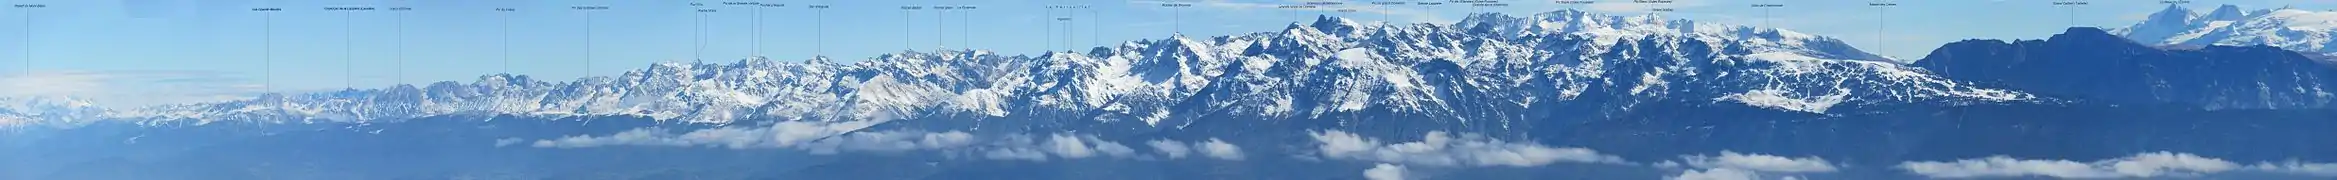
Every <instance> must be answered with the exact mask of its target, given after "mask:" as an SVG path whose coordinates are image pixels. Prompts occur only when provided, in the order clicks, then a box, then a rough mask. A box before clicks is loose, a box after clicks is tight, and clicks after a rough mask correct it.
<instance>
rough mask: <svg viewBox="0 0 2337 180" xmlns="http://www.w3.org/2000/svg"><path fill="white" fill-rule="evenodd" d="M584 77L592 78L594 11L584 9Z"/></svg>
mask: <svg viewBox="0 0 2337 180" xmlns="http://www.w3.org/2000/svg"><path fill="white" fill-rule="evenodd" d="M584 78H585V79H591V78H592V11H591V10H586V11H584Z"/></svg>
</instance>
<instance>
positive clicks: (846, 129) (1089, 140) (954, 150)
mask: <svg viewBox="0 0 2337 180" xmlns="http://www.w3.org/2000/svg"><path fill="white" fill-rule="evenodd" d="M864 127H868V125H867V124H865V123H856V122H838V123H822V122H781V123H777V124H774V125H772V126H770V127H765V128H741V127H721V128H710V129H700V130H695V131H690V132H687V133H681V134H673V133H671V132H670V131H668V130H666V129H662V128H640V129H633V130H626V131H623V132H618V133H616V134H610V135H606V136H568V137H562V138H557V139H548V140H536V141H534V142H533V143H532V144H530V145H531V146H534V147H539V148H591V147H603V146H674V147H724V148H732V149H797V150H803V151H807V152H810V153H812V154H837V153H846V152H875V153H898V152H908V151H935V152H939V153H942V154H945V155H949V157H973V158H987V159H997V160H1029V161H1046V160H1050V159H1058V158H1059V159H1080V158H1131V157H1137V156H1139V155H1140V154H1139V153H1138V152H1137V151H1136V149H1135V148H1131V147H1128V146H1127V145H1125V144H1121V143H1119V142H1112V141H1108V140H1104V139H1102V138H1098V137H1095V136H1094V135H1083V134H1063V133H1057V134H1049V135H1022V134H1009V135H999V136H991V137H983V136H977V135H974V134H972V133H966V132H961V131H948V132H930V133H929V132H921V131H871V132H850V131H853V130H855V129H859V128H864ZM504 141H511V142H504ZM518 141H519V140H518V139H505V140H498V143H517V142H518ZM1164 144H1165V145H1164ZM503 145H508V144H503ZM1151 145H1152V146H1153V148H1154V149H1156V150H1160V151H1161V152H1160V153H1164V154H1165V155H1166V156H1171V157H1172V158H1174V157H1183V156H1185V155H1187V154H1191V153H1195V152H1193V151H1200V152H1198V153H1201V155H1205V156H1209V157H1213V158H1218V159H1227V160H1241V159H1242V154H1241V150H1240V147H1237V146H1234V145H1233V144H1228V143H1225V142H1224V141H1222V140H1217V139H1211V140H1210V141H1208V142H1193V143H1190V144H1187V143H1184V142H1176V141H1169V140H1159V141H1154V142H1153V143H1152V144H1151ZM1190 148H1199V149H1197V150H1196V149H1190Z"/></svg>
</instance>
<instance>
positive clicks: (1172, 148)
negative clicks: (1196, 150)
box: [1145, 139, 1193, 159]
mask: <svg viewBox="0 0 2337 180" xmlns="http://www.w3.org/2000/svg"><path fill="white" fill-rule="evenodd" d="M1145 144H1148V145H1152V149H1153V150H1154V151H1159V152H1160V154H1161V155H1163V156H1167V157H1168V158H1169V159H1176V158H1185V154H1186V153H1192V151H1193V149H1192V148H1190V147H1186V146H1185V143H1184V142H1177V141H1171V140H1167V139H1162V140H1152V142H1148V143H1145Z"/></svg>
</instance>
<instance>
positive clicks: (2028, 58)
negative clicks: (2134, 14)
mask: <svg viewBox="0 0 2337 180" xmlns="http://www.w3.org/2000/svg"><path fill="white" fill-rule="evenodd" d="M1915 66H1921V67H1923V68H1925V69H1929V70H1932V71H1933V72H1935V73H1938V74H1940V75H1941V76H1945V77H1948V78H1952V79H1956V80H1964V81H1972V82H1981V83H1986V84H1989V85H1999V86H2002V87H2006V88H2011V89H2018V90H2020V91H2022V92H2028V93H2034V94H2038V95H2045V96H2053V97H2064V98H2072V99H2077V100H2088V101H2099V102H2103V103H2116V104H2127V105H2159V104H2173V105H2180V106H2193V107H2202V108H2207V109H2299V108H2328V107H2330V103H2331V101H2333V100H2337V94H2332V90H2337V68H2333V67H2332V66H2331V65H2330V64H2329V62H2327V61H2320V60H2315V59H2313V58H2308V57H2307V56H2306V55H2302V54H2299V53H2297V52H2292V51H2287V50H2281V49H2280V48H2276V47H2270V46H2205V47H2197V48H2185V49H2172V48H2167V49H2162V48H2157V47H2153V46H2151V45H2145V44H2138V43H2134V42H2132V41H2129V40H2126V39H2125V38H2120V37H2118V36H2114V35H2110V34H2108V33H2106V32H2103V31H2101V30H2099V29H2094V28H2071V29H2069V31H2068V32H2065V33H2062V34H2060V35H2054V36H2053V37H2052V38H2051V39H2045V40H2021V41H2013V42H2005V41H1998V40H1968V41H1962V42H1956V43H1951V44H1948V45H1946V46H1945V47H1941V48H1940V49H1939V50H1935V51H1932V53H1931V55H1930V56H1926V57H1925V58H1924V59H1923V60H1921V61H1917V62H1915Z"/></svg>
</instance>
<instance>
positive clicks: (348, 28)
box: [341, 11, 357, 89]
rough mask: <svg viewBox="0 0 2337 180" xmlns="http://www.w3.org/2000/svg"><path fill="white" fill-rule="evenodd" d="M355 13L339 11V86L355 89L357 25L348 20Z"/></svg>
mask: <svg viewBox="0 0 2337 180" xmlns="http://www.w3.org/2000/svg"><path fill="white" fill-rule="evenodd" d="M356 14H357V13H355V12H349V11H342V12H341V85H342V86H341V88H343V89H357V65H356V64H357V56H356V55H355V54H356V52H357V47H356V46H357V40H356V39H357V38H356V37H357V36H356V35H354V34H355V33H354V32H357V31H356V30H355V29H356V28H355V27H357V25H354V24H356V23H351V22H349V21H351V18H350V17H351V16H356Z"/></svg>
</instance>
